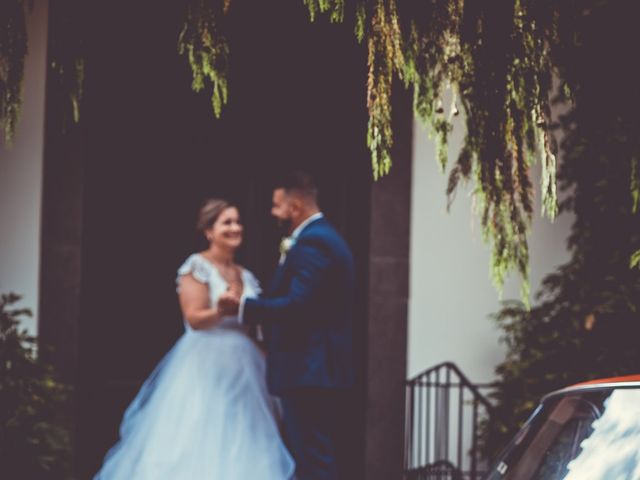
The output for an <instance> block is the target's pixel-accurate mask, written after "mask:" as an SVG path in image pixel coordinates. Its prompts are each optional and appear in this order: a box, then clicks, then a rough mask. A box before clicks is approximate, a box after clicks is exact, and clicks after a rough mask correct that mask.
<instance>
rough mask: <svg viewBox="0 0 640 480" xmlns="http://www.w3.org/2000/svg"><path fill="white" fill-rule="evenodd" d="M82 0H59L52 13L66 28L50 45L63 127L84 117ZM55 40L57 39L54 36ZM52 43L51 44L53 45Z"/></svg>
mask: <svg viewBox="0 0 640 480" xmlns="http://www.w3.org/2000/svg"><path fill="white" fill-rule="evenodd" d="M83 8H86V7H85V5H83V3H82V0H57V1H56V3H55V5H53V6H52V9H50V13H49V15H56V16H57V17H58V21H57V22H56V25H59V26H60V27H59V28H60V29H61V30H63V32H61V34H57V35H55V42H56V45H55V48H49V51H50V52H51V53H50V56H51V58H50V65H49V66H50V73H51V75H52V79H51V82H52V83H54V84H55V85H56V88H55V89H54V91H55V92H56V94H57V95H59V96H60V97H61V100H60V102H61V103H62V105H63V108H62V119H61V123H62V130H63V131H67V130H68V129H69V126H70V125H73V124H77V123H78V122H79V121H80V109H81V105H82V97H83V94H84V77H85V62H84V55H83V38H84V35H83V34H82V16H83V13H84V10H83ZM50 41H53V40H50ZM50 47H51V46H50Z"/></svg>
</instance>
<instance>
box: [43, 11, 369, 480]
mask: <svg viewBox="0 0 640 480" xmlns="http://www.w3.org/2000/svg"><path fill="white" fill-rule="evenodd" d="M90 3H91V4H92V5H91V9H90V10H87V12H90V13H87V14H86V18H85V20H84V21H83V27H84V28H83V30H84V32H85V36H86V43H85V50H86V85H85V91H86V93H85V100H84V105H83V110H82V123H81V127H80V128H81V132H82V133H81V143H82V149H81V150H82V154H81V156H82V163H83V169H84V179H83V193H82V196H83V198H82V204H83V210H82V212H83V213H82V224H83V229H82V275H81V311H80V315H79V317H80V318H79V320H78V325H77V329H78V361H77V364H78V370H77V377H78V389H77V393H78V395H77V399H78V418H77V423H78V436H77V452H76V453H77V459H78V464H79V472H78V473H79V477H80V478H87V477H89V476H90V475H92V474H93V473H95V471H96V470H97V468H98V467H99V465H100V462H101V460H102V457H103V455H104V454H105V452H106V450H107V448H108V447H109V445H111V444H112V443H113V442H114V441H115V440H116V438H117V428H118V424H119V421H120V417H121V415H122V413H123V410H124V408H125V407H126V405H127V404H128V402H129V401H130V400H131V399H132V397H133V395H134V393H135V391H136V390H137V388H138V387H139V385H140V383H141V382H142V380H143V379H144V378H145V377H146V376H147V375H148V374H149V373H150V371H151V369H152V368H153V366H154V365H155V364H156V363H157V362H158V361H159V360H160V358H161V357H162V355H163V353H164V352H166V351H167V350H168V349H169V348H170V347H171V345H172V344H173V342H175V340H176V339H177V338H178V336H179V335H180V334H181V331H182V323H181V318H180V314H179V311H178V306H177V301H176V295H175V283H174V282H175V271H176V269H177V267H178V266H179V265H180V263H181V262H182V260H183V259H184V258H186V256H187V255H188V254H189V253H191V252H192V251H194V250H196V249H198V248H200V247H201V245H200V244H199V243H198V238H197V236H196V234H195V232H194V221H195V213H196V209H197V207H198V204H199V203H200V201H201V200H202V199H203V198H205V197H208V196H214V197H226V198H230V199H231V200H233V201H235V202H237V203H238V204H239V206H240V208H241V211H242V214H243V217H244V218H243V219H244V222H245V225H246V229H247V241H246V244H245V246H244V247H243V249H242V252H241V258H240V260H241V261H242V262H243V263H244V264H245V265H246V266H247V267H249V268H250V269H252V270H254V271H255V273H256V274H257V275H258V276H259V277H260V278H261V279H263V280H265V279H267V278H268V277H269V275H270V273H271V271H272V269H273V267H274V265H275V262H276V256H277V244H278V241H279V238H278V235H277V233H276V231H275V228H274V227H273V225H272V223H271V220H270V219H269V216H268V211H269V205H270V194H271V192H270V185H269V182H268V178H269V177H270V176H271V174H272V173H273V172H277V171H278V170H280V169H282V168H284V167H291V166H295V167H302V168H305V169H308V170H310V171H311V172H312V173H314V174H315V175H316V177H317V179H318V181H319V184H320V190H321V203H322V206H323V209H324V210H325V213H326V214H327V216H328V217H329V219H330V220H331V221H332V222H333V223H334V224H335V225H336V226H337V227H338V229H339V230H341V231H342V233H343V234H344V235H345V237H346V238H347V240H348V241H349V243H350V244H351V246H352V248H353V250H354V252H355V255H356V261H357V265H358V274H359V277H360V280H361V281H360V304H361V307H360V311H359V319H358V325H359V326H358V328H359V329H360V332H359V334H358V337H359V339H360V340H359V342H360V343H359V345H358V346H357V347H358V351H359V353H358V355H359V359H362V358H364V353H363V352H364V338H365V335H364V330H365V320H364V319H365V314H366V293H365V292H366V288H367V285H366V283H365V279H366V278H367V277H366V274H367V272H366V270H367V265H368V248H369V245H368V238H369V227H368V226H369V209H370V193H371V185H370V184H371V182H370V177H371V175H370V167H369V156H368V152H367V149H366V145H365V138H366V136H365V130H366V124H367V116H366V109H365V88H366V53H365V49H364V48H363V47H362V46H359V45H358V44H357V42H356V40H355V38H354V35H353V32H352V30H351V24H350V23H347V24H345V25H332V24H330V23H329V22H328V20H327V19H325V18H320V19H319V20H317V21H316V22H315V23H313V24H311V23H309V20H308V12H307V10H306V7H305V6H304V4H303V2H302V1H297V2H265V1H262V0H253V1H248V0H243V1H238V2H233V4H232V8H231V11H230V13H229V15H228V18H227V20H228V22H229V23H228V24H229V26H230V28H229V31H228V37H229V41H230V48H231V82H230V100H229V105H228V106H227V107H226V108H225V110H224V113H223V117H222V119H221V120H215V119H214V116H213V112H212V110H211V107H210V102H209V99H208V94H207V93H200V94H195V93H193V92H192V91H191V89H190V83H191V74H190V70H189V67H188V65H187V62H186V59H184V58H181V57H179V56H178V54H177V37H178V32H179V31H180V28H181V21H182V18H183V6H182V5H181V3H182V2H157V1H148V0H147V1H136V2H125V1H111V2H90ZM52 8H54V7H52ZM52 18H55V17H52ZM51 31H52V35H60V34H62V33H61V32H60V29H57V30H56V28H55V25H53V28H52V30H51ZM48 115H49V116H48V118H51V115H50V113H49V114H48ZM49 135H50V134H49ZM55 155H56V150H55V149H48V151H47V158H46V160H45V161H46V162H47V164H49V165H51V164H53V163H55V162H56V161H57V160H59V159H57V158H55ZM60 168H62V167H60ZM43 321H46V319H45V320H43ZM52 327H54V326H53V325H50V326H49V327H48V328H45V329H43V331H47V330H49V331H50V330H52ZM361 367H362V368H361V371H363V368H364V367H363V365H362V366H361ZM361 391H363V392H364V388H362V389H361ZM362 404H364V400H362ZM360 441H361V442H362V441H363V439H361V440H360ZM354 458H358V459H360V460H359V463H363V460H362V458H363V446H362V445H355V446H354Z"/></svg>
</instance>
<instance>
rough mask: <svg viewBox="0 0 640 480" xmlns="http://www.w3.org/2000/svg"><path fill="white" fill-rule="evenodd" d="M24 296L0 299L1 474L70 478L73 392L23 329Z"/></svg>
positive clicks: (18, 478) (11, 478)
mask: <svg viewBox="0 0 640 480" xmlns="http://www.w3.org/2000/svg"><path fill="white" fill-rule="evenodd" d="M19 299H20V297H19V296H18V295H15V294H8V295H4V294H3V295H2V297H1V299H0V477H2V478H3V479H4V478H6V479H7V480H60V479H68V478H70V476H71V475H70V471H71V438H70V431H71V429H70V427H69V425H70V423H69V421H68V417H66V416H65V414H64V413H65V412H66V411H67V410H68V401H69V395H70V391H69V388H68V387H67V386H65V385H64V384H62V383H61V382H59V381H58V380H57V379H56V376H55V374H54V371H53V368H52V367H51V365H48V364H47V363H45V362H43V361H42V360H41V358H40V356H39V355H38V349H37V343H36V338H35V337H33V336H31V335H29V334H28V332H27V331H26V330H24V329H21V328H20V321H21V319H22V318H23V317H25V316H30V315H31V312H30V311H29V310H27V309H17V308H13V309H12V308H11V306H12V305H13V304H14V303H16V302H17V301H18V300H19Z"/></svg>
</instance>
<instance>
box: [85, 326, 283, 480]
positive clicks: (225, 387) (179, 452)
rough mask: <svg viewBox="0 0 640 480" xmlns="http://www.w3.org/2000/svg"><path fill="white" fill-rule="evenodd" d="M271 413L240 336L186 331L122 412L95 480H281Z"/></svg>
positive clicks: (257, 365) (259, 369)
mask: <svg viewBox="0 0 640 480" xmlns="http://www.w3.org/2000/svg"><path fill="white" fill-rule="evenodd" d="M274 409H275V408H274V404H273V399H272V397H271V396H270V395H269V393H268V391H267V387H266V384H265V361H264V358H263V356H262V354H261V353H260V352H259V351H258V349H257V348H256V346H255V345H254V344H253V343H252V342H251V340H250V339H249V338H248V337H246V335H244V333H242V332H240V331H237V330H233V329H230V328H216V329H212V330H209V331H193V330H187V332H186V333H185V334H184V335H183V336H182V337H181V338H180V339H179V340H178V342H177V343H176V344H175V346H174V347H173V348H172V349H171V350H170V351H169V353H168V354H167V355H166V356H165V357H164V359H163V360H162V361H161V362H160V364H159V365H158V366H157V367H156V369H155V370H154V371H153V373H152V374H151V376H150V377H149V378H148V379H147V380H146V381H145V383H144V384H143V386H142V388H141V389H140V391H139V393H138V394H137V396H136V398H135V399H134V400H133V402H132V403H131V405H129V407H128V408H127V411H126V412H125V415H124V418H123V420H122V424H121V426H120V440H119V442H118V443H117V444H116V445H115V446H114V447H113V448H112V449H111V450H110V451H109V452H108V453H107V455H106V457H105V460H104V464H103V466H102V468H101V470H100V471H99V472H98V473H97V475H96V476H95V477H94V480H288V479H290V478H292V477H293V472H294V470H295V467H294V462H293V460H292V459H291V456H290V455H289V453H288V451H287V449H286V447H285V446H284V444H283V443H282V440H281V438H280V435H279V431H278V427H277V423H276V421H275V415H274Z"/></svg>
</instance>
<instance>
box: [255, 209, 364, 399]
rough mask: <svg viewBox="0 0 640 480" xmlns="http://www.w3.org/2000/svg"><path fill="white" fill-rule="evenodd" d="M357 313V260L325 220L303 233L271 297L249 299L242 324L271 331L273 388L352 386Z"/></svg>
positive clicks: (276, 390)
mask: <svg viewBox="0 0 640 480" xmlns="http://www.w3.org/2000/svg"><path fill="white" fill-rule="evenodd" d="M353 310H354V265H353V256H352V254H351V251H350V249H349V247H348V246H347V244H346V242H345V241H344V239H343V238H342V237H341V236H340V235H339V234H338V233H337V232H336V231H335V229H334V228H333V227H332V226H331V225H330V224H329V222H327V221H326V220H325V219H324V218H320V219H318V220H315V221H313V222H311V223H310V224H309V225H307V226H306V227H305V228H304V229H303V230H302V232H300V235H299V236H298V238H297V239H296V242H295V244H294V245H293V247H291V249H290V250H289V252H288V254H287V257H286V259H285V261H284V263H283V264H282V265H280V266H279V268H278V269H277V270H276V272H275V274H274V277H273V280H272V282H271V284H270V286H269V288H268V290H267V292H266V294H265V295H264V296H263V297H261V298H257V299H246V300H245V304H244V310H243V321H244V322H245V323H247V324H256V323H260V324H262V325H263V326H265V327H266V329H265V330H266V332H265V333H266V345H267V351H268V354H267V381H268V385H269V388H270V390H271V391H272V392H273V393H275V394H281V393H284V392H286V391H287V390H290V389H292V388H296V387H303V386H314V387H324V388H347V387H350V386H351V384H352V382H353V346H352V321H353Z"/></svg>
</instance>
